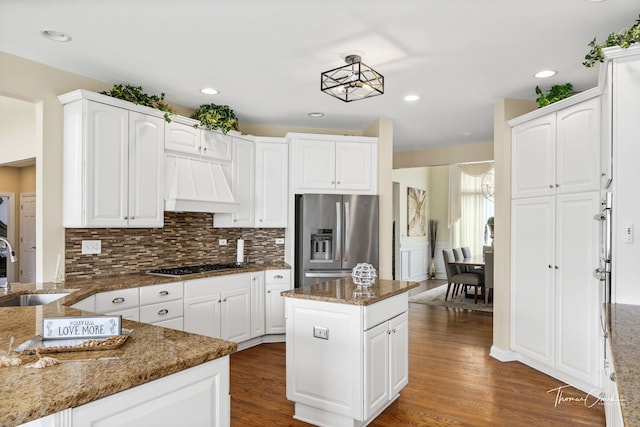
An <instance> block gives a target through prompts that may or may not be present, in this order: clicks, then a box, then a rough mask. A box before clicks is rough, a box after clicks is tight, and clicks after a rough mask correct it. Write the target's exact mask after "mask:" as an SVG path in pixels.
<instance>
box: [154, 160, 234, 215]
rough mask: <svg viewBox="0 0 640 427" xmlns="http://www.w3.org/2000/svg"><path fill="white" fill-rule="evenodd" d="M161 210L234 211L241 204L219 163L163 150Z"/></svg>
mask: <svg viewBox="0 0 640 427" xmlns="http://www.w3.org/2000/svg"><path fill="white" fill-rule="evenodd" d="M165 177H166V180H165V197H164V210H165V211H174V212H212V213H233V212H237V211H238V208H239V206H240V204H239V203H236V201H235V200H234V198H233V194H232V193H231V187H230V186H229V182H228V181H227V178H226V176H225V174H224V171H223V170H222V166H221V165H220V164H218V163H212V162H209V161H203V160H199V159H193V158H189V157H182V156H179V155H173V154H165Z"/></svg>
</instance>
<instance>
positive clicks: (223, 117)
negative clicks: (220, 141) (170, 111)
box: [191, 104, 239, 134]
mask: <svg viewBox="0 0 640 427" xmlns="http://www.w3.org/2000/svg"><path fill="white" fill-rule="evenodd" d="M191 118H192V119H196V120H199V121H200V123H201V125H202V126H203V127H204V128H206V129H209V130H213V129H220V131H222V133H224V134H226V133H227V132H229V131H230V130H236V131H237V130H239V129H238V118H237V117H236V115H235V113H234V112H233V110H232V109H231V108H229V106H228V105H216V104H203V105H201V106H200V107H198V109H197V110H196V112H195V113H193V114H192V115H191Z"/></svg>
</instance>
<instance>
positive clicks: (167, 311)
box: [158, 308, 169, 316]
mask: <svg viewBox="0 0 640 427" xmlns="http://www.w3.org/2000/svg"><path fill="white" fill-rule="evenodd" d="M158 314H159V315H160V316H164V315H165V314H169V310H167V309H166V308H163V309H162V310H158Z"/></svg>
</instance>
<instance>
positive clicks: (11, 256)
mask: <svg viewBox="0 0 640 427" xmlns="http://www.w3.org/2000/svg"><path fill="white" fill-rule="evenodd" d="M0 242H1V243H4V246H6V247H7V252H8V253H9V260H10V261H11V262H16V261H18V257H17V256H16V251H14V250H13V246H11V243H10V242H9V241H8V240H7V239H5V238H4V237H0ZM0 288H5V292H9V291H10V290H11V285H10V284H9V281H8V280H7V282H6V283H0Z"/></svg>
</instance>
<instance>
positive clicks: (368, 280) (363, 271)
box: [351, 262, 377, 288]
mask: <svg viewBox="0 0 640 427" xmlns="http://www.w3.org/2000/svg"><path fill="white" fill-rule="evenodd" d="M376 277H377V274H376V269H375V268H373V266H372V265H371V264H367V263H364V262H361V263H358V264H357V265H356V266H355V267H353V270H352V271H351V278H352V279H353V283H355V284H356V286H358V287H359V288H368V287H370V286H371V285H373V284H374V283H375V281H376Z"/></svg>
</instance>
